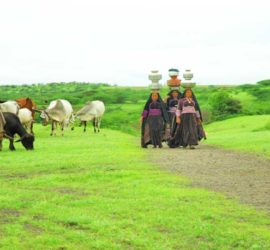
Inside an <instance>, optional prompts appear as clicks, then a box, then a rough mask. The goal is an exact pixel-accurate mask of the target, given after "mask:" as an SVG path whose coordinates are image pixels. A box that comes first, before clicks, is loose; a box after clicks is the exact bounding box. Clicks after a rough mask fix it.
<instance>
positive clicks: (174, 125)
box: [168, 112, 177, 138]
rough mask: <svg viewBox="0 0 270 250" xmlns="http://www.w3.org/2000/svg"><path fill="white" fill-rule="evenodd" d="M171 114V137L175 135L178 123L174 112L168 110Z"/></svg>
mask: <svg viewBox="0 0 270 250" xmlns="http://www.w3.org/2000/svg"><path fill="white" fill-rule="evenodd" d="M168 114H169V123H170V138H172V137H173V135H174V133H175V130H176V127H177V124H176V119H175V118H176V115H175V113H174V112H168Z"/></svg>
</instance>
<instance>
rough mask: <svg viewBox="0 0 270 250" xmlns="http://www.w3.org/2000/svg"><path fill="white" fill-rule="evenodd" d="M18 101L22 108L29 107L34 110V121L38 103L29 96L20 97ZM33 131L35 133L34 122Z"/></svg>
mask: <svg viewBox="0 0 270 250" xmlns="http://www.w3.org/2000/svg"><path fill="white" fill-rule="evenodd" d="M16 102H17V103H18V104H19V106H20V108H21V109H22V108H27V109H29V110H30V111H31V112H32V117H33V121H34V120H35V109H36V108H37V105H36V104H35V103H34V102H33V101H32V99H30V98H29V97H27V98H20V99H17V100H16ZM31 133H33V123H32V124H31Z"/></svg>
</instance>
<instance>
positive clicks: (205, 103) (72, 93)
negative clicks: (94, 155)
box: [0, 82, 270, 133]
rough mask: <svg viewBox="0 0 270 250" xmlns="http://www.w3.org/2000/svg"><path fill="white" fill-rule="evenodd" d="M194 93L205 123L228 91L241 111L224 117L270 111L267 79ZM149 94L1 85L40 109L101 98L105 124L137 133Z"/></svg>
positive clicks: (4, 92)
mask: <svg viewBox="0 0 270 250" xmlns="http://www.w3.org/2000/svg"><path fill="white" fill-rule="evenodd" d="M167 92H168V88H167V87H164V88H163V89H162V91H161V95H162V96H163V97H164V96H166V94H167ZM194 92H195V93H196V96H197V99H198V100H199V103H200V105H201V109H202V111H203V114H204V121H205V123H209V122H213V121H215V120H216V119H217V117H215V116H213V114H212V113H213V99H214V98H213V97H215V96H217V98H218V99H217V100H219V96H218V95H221V96H223V95H226V94H228V96H230V97H231V98H234V99H236V100H238V101H239V102H240V104H241V106H242V110H241V111H240V113H237V114H233V113H232V114H227V113H224V114H223V115H222V116H221V118H222V119H226V118H228V117H232V116H239V115H258V114H270V105H269V100H270V84H269V83H268V82H263V83H260V84H254V85H248V84H246V85H239V86H197V87H196V88H195V89H194ZM149 93H150V91H149V89H148V88H147V87H145V88H144V87H119V86H109V85H107V84H102V83H100V84H89V83H76V82H74V83H51V84H46V85H42V84H34V85H24V86H0V100H9V99H11V100H12V99H16V98H20V97H27V96H29V97H31V98H32V99H33V100H34V101H35V102H36V103H37V104H38V106H39V107H40V108H42V107H46V105H48V104H47V103H48V102H49V101H51V100H55V99H59V98H62V99H67V100H69V101H70V102H71V104H72V105H73V107H74V110H78V109H80V108H81V107H82V106H83V105H84V104H85V103H86V102H87V101H89V100H96V99H99V100H102V101H104V103H105V105H106V107H107V111H106V115H105V116H104V122H103V126H104V127H107V128H113V129H121V130H123V131H126V132H132V133H136V132H138V130H137V128H138V119H139V116H140V113H141V112H142V109H143V107H144V103H145V101H146V99H147V98H148V96H149ZM45 102H47V103H45ZM219 119H220V118H219Z"/></svg>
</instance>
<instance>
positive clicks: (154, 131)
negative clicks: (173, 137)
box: [141, 115, 169, 147]
mask: <svg viewBox="0 0 270 250" xmlns="http://www.w3.org/2000/svg"><path fill="white" fill-rule="evenodd" d="M141 132H142V137H141V146H142V147H147V145H149V144H152V145H154V146H160V145H161V143H162V141H167V140H168V139H169V131H168V130H167V129H166V125H165V124H164V120H163V117H162V116H161V115H160V116H149V117H148V118H145V119H144V120H143V123H142V131H141Z"/></svg>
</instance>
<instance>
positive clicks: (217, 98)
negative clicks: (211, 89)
mask: <svg viewBox="0 0 270 250" xmlns="http://www.w3.org/2000/svg"><path fill="white" fill-rule="evenodd" d="M209 103H210V106H211V111H212V114H213V115H214V117H215V118H217V119H219V118H225V117H227V116H229V115H232V114H239V113H241V110H242V106H241V104H240V101H239V100H237V99H234V98H232V97H230V95H229V94H228V93H227V92H225V91H220V92H218V93H215V94H213V96H212V97H211V98H210V100H209Z"/></svg>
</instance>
